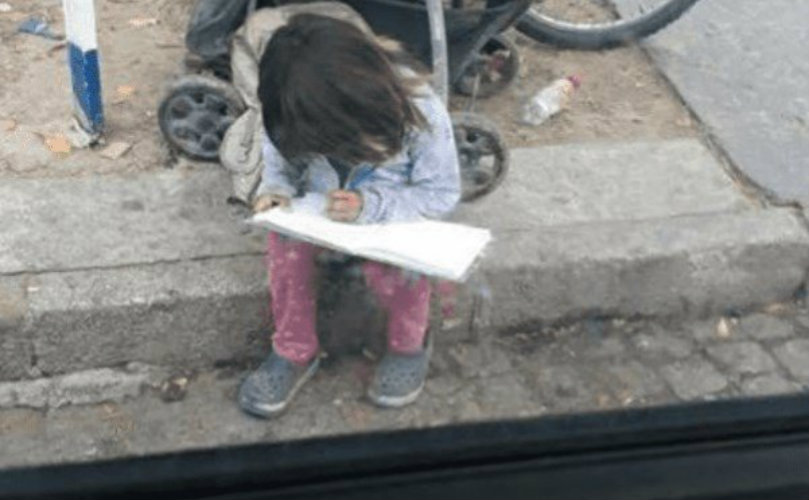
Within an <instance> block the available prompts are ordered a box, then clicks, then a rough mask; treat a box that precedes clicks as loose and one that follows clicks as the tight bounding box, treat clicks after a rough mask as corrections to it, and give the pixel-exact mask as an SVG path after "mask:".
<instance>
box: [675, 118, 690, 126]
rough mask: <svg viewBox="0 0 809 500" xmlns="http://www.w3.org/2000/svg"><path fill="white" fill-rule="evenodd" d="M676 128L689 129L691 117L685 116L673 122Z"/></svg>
mask: <svg viewBox="0 0 809 500" xmlns="http://www.w3.org/2000/svg"><path fill="white" fill-rule="evenodd" d="M674 123H675V124H676V125H677V126H678V127H690V126H691V117H690V116H688V115H686V116H683V117H681V118H678V119H677V120H676V121H675V122H674Z"/></svg>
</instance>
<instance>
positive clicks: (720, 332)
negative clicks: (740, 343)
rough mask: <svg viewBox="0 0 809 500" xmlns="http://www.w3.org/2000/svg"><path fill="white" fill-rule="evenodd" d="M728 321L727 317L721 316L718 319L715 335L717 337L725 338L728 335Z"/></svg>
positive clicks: (729, 332)
mask: <svg viewBox="0 0 809 500" xmlns="http://www.w3.org/2000/svg"><path fill="white" fill-rule="evenodd" d="M730 334H731V331H730V322H729V321H728V319H727V318H722V319H720V320H719V323H717V324H716V336H717V337H719V338H723V339H726V338H728V337H730Z"/></svg>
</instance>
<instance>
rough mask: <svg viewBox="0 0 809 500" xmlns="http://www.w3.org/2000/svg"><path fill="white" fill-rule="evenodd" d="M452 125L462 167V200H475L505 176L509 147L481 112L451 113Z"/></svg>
mask: <svg viewBox="0 0 809 500" xmlns="http://www.w3.org/2000/svg"><path fill="white" fill-rule="evenodd" d="M452 127H453V130H454V132H455V144H456V147H457V148H458V161H459V163H460V167H461V186H462V189H463V192H462V195H461V200H462V201H465V202H468V201H472V200H476V199H478V198H480V197H482V196H485V195H487V194H489V193H491V192H492V191H494V190H495V188H497V186H499V185H500V183H501V182H503V179H505V177H506V173H507V172H508V164H509V155H508V149H507V148H506V144H505V142H504V141H503V138H502V137H501V136H500V132H498V130H497V126H496V125H495V124H494V123H492V122H491V121H490V120H488V119H486V118H484V117H483V116H481V115H477V114H473V113H453V114H452Z"/></svg>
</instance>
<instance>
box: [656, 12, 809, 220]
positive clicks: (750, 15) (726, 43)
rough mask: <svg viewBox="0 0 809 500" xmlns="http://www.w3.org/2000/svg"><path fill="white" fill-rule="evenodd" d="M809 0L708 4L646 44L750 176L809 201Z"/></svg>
mask: <svg viewBox="0 0 809 500" xmlns="http://www.w3.org/2000/svg"><path fill="white" fill-rule="evenodd" d="M807 18H809V3H806V2H796V1H794V0H769V1H767V2H759V1H757V0H701V1H700V2H699V3H697V4H696V5H695V6H694V8H693V9H692V10H691V11H690V12H688V13H687V14H686V15H685V16H684V17H683V18H682V19H680V20H679V21H677V22H676V23H674V24H672V25H671V26H669V27H668V28H666V29H665V30H663V31H662V32H661V33H660V34H659V35H657V36H655V37H653V38H652V39H650V40H649V41H647V42H645V43H644V45H645V46H646V47H647V48H648V49H649V52H650V53H651V55H652V58H653V60H654V61H655V63H657V65H658V66H659V67H660V68H661V70H662V71H663V73H664V74H665V75H666V76H667V77H668V78H669V80H670V81H671V82H672V84H673V85H674V87H675V88H676V90H677V92H678V93H679V94H680V95H681V96H682V98H683V100H684V101H685V103H686V105H688V107H689V108H691V109H692V110H693V111H694V113H695V114H696V115H697V116H698V117H699V119H700V121H701V122H702V123H703V124H704V126H705V128H706V129H707V131H708V133H709V134H711V135H712V136H713V137H714V139H715V140H716V141H717V143H718V144H719V145H720V147H721V148H722V149H723V150H725V151H726V153H727V155H728V156H729V158H730V159H731V161H732V162H733V164H734V165H735V166H736V167H738V168H739V169H740V171H741V172H742V174H743V175H745V176H746V177H747V178H749V179H751V180H752V181H753V182H755V183H756V184H758V185H759V186H761V187H763V188H764V189H766V190H767V191H768V192H769V193H770V194H771V195H772V196H773V197H774V198H775V199H777V200H780V201H783V202H792V201H797V202H800V203H801V204H802V205H804V206H806V204H807V203H809V125H808V124H809V97H808V96H807V88H809V58H807V57H806V47H807V46H809V31H807V29H806V19H807Z"/></svg>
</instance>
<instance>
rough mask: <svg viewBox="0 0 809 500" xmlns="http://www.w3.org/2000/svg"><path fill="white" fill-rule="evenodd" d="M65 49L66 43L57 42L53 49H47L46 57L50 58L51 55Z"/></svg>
mask: <svg viewBox="0 0 809 500" xmlns="http://www.w3.org/2000/svg"><path fill="white" fill-rule="evenodd" d="M65 47H67V42H59V43H57V44H56V45H54V46H53V47H51V48H49V49H48V52H47V54H48V56H52V55H53V54H55V53H57V52H58V51H60V50H62V49H64V48H65Z"/></svg>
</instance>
